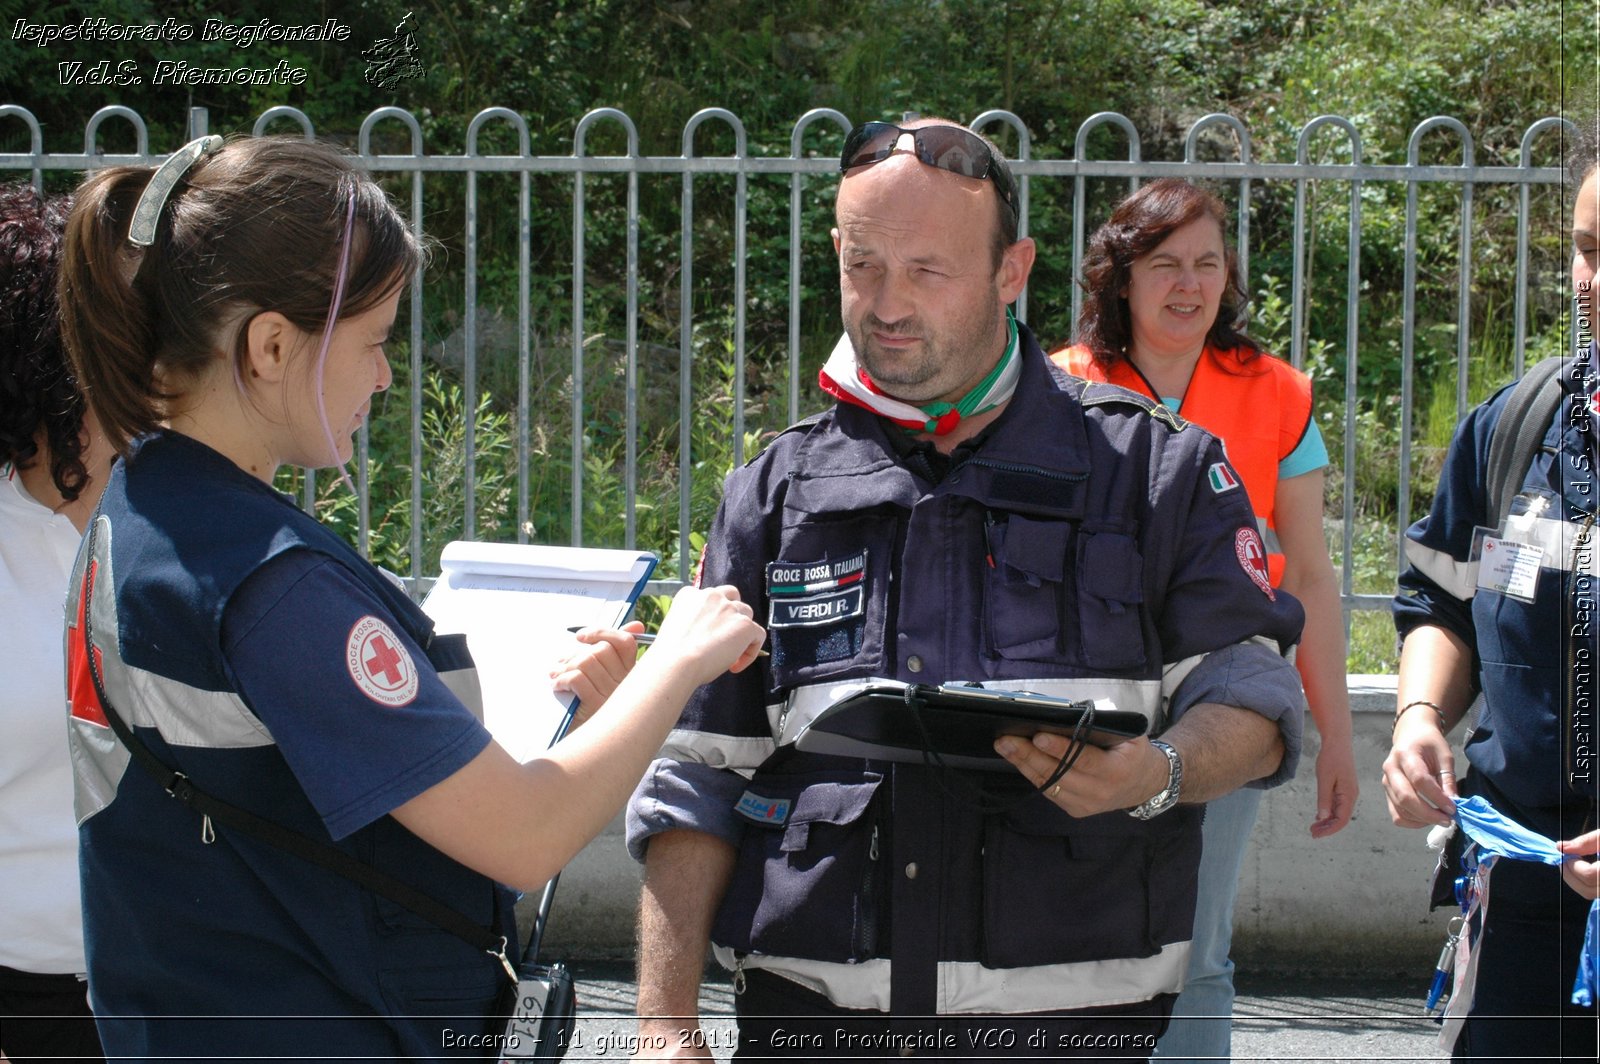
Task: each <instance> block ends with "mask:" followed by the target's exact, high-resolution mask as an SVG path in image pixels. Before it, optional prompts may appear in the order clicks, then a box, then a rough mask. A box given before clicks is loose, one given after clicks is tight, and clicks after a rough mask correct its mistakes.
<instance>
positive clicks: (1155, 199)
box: [1076, 177, 1261, 366]
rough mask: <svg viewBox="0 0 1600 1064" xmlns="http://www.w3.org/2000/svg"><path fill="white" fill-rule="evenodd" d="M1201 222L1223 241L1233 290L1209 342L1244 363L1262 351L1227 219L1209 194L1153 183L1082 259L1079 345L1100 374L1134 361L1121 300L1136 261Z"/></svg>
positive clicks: (1226, 293) (1175, 181) (1169, 181)
mask: <svg viewBox="0 0 1600 1064" xmlns="http://www.w3.org/2000/svg"><path fill="white" fill-rule="evenodd" d="M1202 216H1210V217H1211V218H1212V219H1213V220H1215V221H1216V223H1217V227H1218V228H1219V229H1221V230H1222V233H1223V241H1222V242H1223V246H1224V249H1225V254H1226V264H1225V268H1226V271H1227V275H1228V283H1227V285H1226V286H1225V287H1224V288H1223V290H1222V303H1221V305H1220V306H1219V307H1218V308H1217V320H1216V321H1215V322H1214V323H1213V324H1212V326H1211V330H1210V331H1209V332H1207V333H1206V342H1207V343H1209V344H1211V346H1213V347H1215V348H1218V349H1224V350H1225V349H1227V348H1237V349H1239V352H1240V354H1241V356H1243V357H1245V358H1250V357H1254V355H1255V354H1256V353H1257V352H1259V351H1260V350H1261V347H1260V345H1258V344H1257V343H1256V342H1255V341H1254V340H1252V339H1250V338H1249V337H1248V336H1246V335H1245V334H1244V320H1245V306H1246V304H1247V303H1248V302H1249V296H1248V295H1247V294H1246V293H1245V290H1244V286H1243V285H1241V284H1240V283H1239V260H1238V256H1237V255H1236V254H1235V253H1234V250H1233V247H1232V246H1231V245H1229V244H1228V240H1227V232H1228V211H1227V208H1225V207H1223V205H1222V201H1221V200H1220V199H1218V198H1217V197H1216V196H1214V195H1213V194H1212V193H1210V192H1207V191H1206V190H1205V189H1203V188H1200V187H1198V186H1196V185H1192V184H1190V183H1189V182H1187V181H1184V180H1182V179H1180V178H1176V177H1164V178H1162V179H1161V180H1159V181H1152V182H1151V183H1150V184H1148V185H1145V186H1144V187H1143V188H1141V189H1139V190H1138V191H1137V192H1135V193H1134V194H1133V195H1131V196H1129V197H1128V198H1127V199H1125V200H1123V201H1122V202H1121V203H1119V204H1117V209H1116V210H1114V211H1112V212H1111V218H1110V220H1109V221H1107V222H1106V224H1105V225H1102V226H1101V227H1100V228H1099V229H1097V230H1095V234H1094V236H1092V237H1090V238H1089V248H1088V250H1087V252H1086V253H1085V254H1084V256H1083V280H1082V282H1081V284H1082V286H1083V291H1084V295H1085V299H1084V301H1083V309H1082V310H1081V311H1079V313H1078V335H1077V338H1076V342H1077V343H1080V344H1082V345H1084V346H1085V347H1087V348H1088V349H1089V352H1090V353H1091V354H1092V355H1093V356H1094V360H1095V361H1096V362H1098V363H1100V364H1101V365H1102V366H1110V365H1112V364H1113V363H1115V362H1117V361H1118V360H1119V359H1124V358H1126V357H1128V354H1127V352H1128V342H1129V340H1130V339H1131V337H1132V335H1133V322H1132V320H1131V318H1130V317H1129V313H1128V301H1127V299H1126V298H1124V297H1123V295H1122V290H1123V289H1124V288H1126V287H1127V285H1128V279H1129V277H1130V276H1131V273H1132V269H1133V260H1135V259H1137V258H1140V257H1141V256H1144V255H1148V254H1149V253H1150V252H1152V251H1154V250H1155V249H1156V248H1157V247H1158V246H1160V244H1161V242H1162V241H1164V240H1166V239H1167V237H1169V236H1171V235H1172V234H1173V233H1174V232H1176V231H1177V230H1179V229H1181V228H1183V227H1184V226H1186V225H1188V224H1189V223H1190V222H1192V221H1194V220H1195V219H1197V218H1200V217H1202Z"/></svg>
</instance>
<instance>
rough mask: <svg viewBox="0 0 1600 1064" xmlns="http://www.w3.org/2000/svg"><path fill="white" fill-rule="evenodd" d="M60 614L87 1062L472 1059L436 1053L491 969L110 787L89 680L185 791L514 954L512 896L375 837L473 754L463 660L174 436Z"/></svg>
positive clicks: (127, 465) (139, 452) (105, 736)
mask: <svg viewBox="0 0 1600 1064" xmlns="http://www.w3.org/2000/svg"><path fill="white" fill-rule="evenodd" d="M91 540H92V543H93V550H94V553H93V556H92V557H90V556H89V553H88V545H89V543H90V542H91ZM91 570H92V573H93V579H92V591H93V594H92V596H88V595H85V594H84V587H85V584H86V583H87V582H88V581H86V579H85V577H86V575H87V574H88V573H89V572H90V571H91ZM68 611H69V612H68V620H69V628H68V632H67V653H68V690H69V695H70V697H71V711H72V720H71V729H70V733H69V734H70V742H71V749H72V759H73V766H74V769H75V771H76V775H77V808H78V819H79V825H80V831H79V836H80V849H79V864H80V871H81V875H82V882H83V898H84V906H83V911H84V938H85V944H86V946H87V950H88V964H89V986H90V998H91V1004H92V1005H93V1007H94V1009H95V1012H96V1014H97V1016H99V1018H100V1019H99V1023H100V1033H101V1037H102V1039H103V1041H104V1043H105V1047H106V1053H107V1056H108V1057H112V1058H116V1057H139V1058H144V1057H156V1058H183V1057H190V1058H202V1059H203V1058H207V1057H215V1056H219V1055H221V1056H230V1055H233V1054H235V1053H237V1052H239V1051H240V1047H241V1046H245V1047H247V1051H249V1052H252V1053H258V1054H260V1055H262V1056H275V1057H285V1058H289V1057H326V1058H335V1057H360V1058H363V1059H365V1058H381V1059H397V1058H402V1057H404V1058H433V1057H438V1056H446V1055H456V1054H461V1053H469V1054H474V1055H475V1054H478V1053H480V1052H481V1050H478V1049H475V1048H470V1047H468V1046H464V1045H462V1044H460V1043H459V1042H456V1043H452V1042H451V1041H450V1040H449V1039H447V1038H446V1037H445V1034H444V1031H445V1029H447V1028H448V1029H450V1030H451V1031H453V1032H454V1033H455V1034H457V1035H466V1034H471V1035H481V1034H482V1033H483V1032H484V1022H485V1020H484V1017H485V1016H486V1014H487V1013H488V1011H489V1010H490V1008H491V1006H492V1005H493V1004H494V1001H495V997H496V994H497V993H498V992H499V990H500V989H501V988H502V987H503V986H504V985H505V983H506V977H505V975H504V972H503V970H502V968H501V966H500V963H499V961H497V960H495V959H493V958H492V957H490V956H488V955H487V954H485V953H483V952H482V951H480V950H478V949H475V948H474V947H472V946H470V945H468V944H467V943H465V942H463V941H461V940H460V939H458V938H456V937H454V936H452V935H450V934H447V933H446V932H444V931H441V930H439V929H438V928H436V927H434V926H433V925H432V924H430V923H427V922H426V921H424V920H423V919H422V918H421V917H419V916H416V915H414V914H413V913H411V912H410V911H408V910H406V909H402V908H401V907H399V906H397V905H395V904H393V903H392V902H389V901H388V900H387V899H383V898H379V897H377V896H376V895H374V894H372V893H371V892H370V891H367V890H365V889H364V888H361V887H359V886H357V885H356V884H355V883H353V882H351V881H350V880H348V879H346V878H344V877H343V876H340V875H337V874H335V873H332V872H328V871H325V870H323V869H321V868H318V867H315V866H313V865H311V864H309V863H307V862H306V861H304V860H302V859H301V858H298V857H294V856H291V855H290V854H288V853H286V852H284V851H283V850H280V849H278V848H277V847H275V846H273V845H271V844H269V843H267V842H265V841H263V840H260V839H257V838H254V837H252V836H248V835H245V834H243V833H241V832H238V831H235V830H232V829H229V828H226V827H221V826H213V830H207V829H206V827H205V826H203V825H202V823H201V818H200V817H199V816H198V815H196V814H195V813H194V812H193V811H192V810H190V809H188V808H186V807H185V806H183V805H181V804H180V803H179V802H177V801H175V800H173V799H172V798H171V797H169V796H168V795H167V794H166V792H165V791H163V790H162V789H161V788H160V787H159V786H158V785H157V784H156V783H155V781H154V780H153V779H152V778H151V777H150V775H149V774H148V773H146V772H145V771H144V770H143V769H141V768H140V767H139V766H138V765H134V764H130V763H129V756H130V755H129V754H128V752H127V750H126V749H125V748H124V747H123V746H122V744H121V743H120V742H119V741H118V739H117V737H116V735H115V733H113V732H112V731H111V729H110V727H109V726H108V725H107V723H106V718H105V716H104V714H103V711H102V709H101V701H100V699H99V697H98V696H97V695H96V693H95V691H94V688H93V685H92V682H91V679H90V674H89V671H88V658H87V654H88V653H93V654H94V655H95V658H96V660H97V662H98V666H99V669H100V671H101V674H102V677H103V681H104V684H105V689H106V693H107V695H108V696H109V700H110V702H111V705H112V707H113V708H114V709H115V710H116V711H117V712H118V714H119V715H121V717H122V718H123V719H124V720H125V721H126V722H127V723H128V724H129V725H130V726H131V727H132V728H133V729H134V731H135V733H136V734H137V735H138V736H139V737H140V738H141V739H143V740H144V742H145V744H146V745H147V746H149V748H150V749H151V750H152V751H153V752H154V753H155V754H156V756H157V757H158V758H160V759H161V760H162V761H163V762H165V763H166V764H167V765H168V766H170V767H171V768H173V769H176V770H178V771H181V772H183V773H184V774H185V775H187V776H188V777H189V778H190V779H191V780H192V781H193V783H194V785H195V786H196V787H198V788H199V789H201V790H203V791H206V792H208V793H210V794H212V795H214V796H216V797H218V798H221V799H222V800H224V801H227V802H231V803H233V804H234V805H237V806H242V807H244V808H245V809H247V810H249V811H250V812H253V813H255V814H257V815H258V816H261V817H264V818H266V819H269V820H272V821H275V822H277V823H279V824H281V825H283V826H286V827H288V828H290V829H292V830H294V831H298V832H300V833H301V834H304V835H308V836H310V837H312V838H313V839H316V840H319V841H321V842H323V843H327V844H332V845H336V846H338V847H339V848H341V849H344V850H345V851H346V852H348V853H350V854H351V855H353V856H355V857H356V858H358V859H359V860H361V861H363V862H366V863H369V864H373V865H376V866H378V867H379V868H381V869H382V870H384V871H386V872H388V873H389V874H390V875H392V876H394V877H396V878H398V879H400V880H402V881H404V882H406V883H408V884H410V885H412V886H414V887H416V888H417V889H419V890H421V891H423V892H424V893H426V894H430V895H432V896H433V897H435V898H436V899H438V900H439V901H440V902H442V903H444V904H445V905H447V906H449V907H450V908H453V909H455V910H456V912H458V913H460V914H462V915H463V916H465V917H466V918H468V919H469V920H471V921H473V922H474V923H477V924H479V925H480V926H483V927H490V926H498V929H499V931H500V932H501V933H503V934H507V935H509V936H510V943H511V948H512V949H513V951H514V950H515V940H516V936H515V930H514V928H513V926H512V924H511V918H512V914H511V903H512V898H511V895H510V893H509V892H508V891H507V890H506V889H505V888H503V887H500V886H497V885H496V884H495V883H493V882H492V881H491V880H489V879H487V878H486V877H484V876H482V875H479V874H478V873H476V872H474V871H472V870H470V869H468V868H466V867H464V866H462V865H460V864H458V863H457V862H455V861H454V860H451V859H450V858H449V857H447V856H445V855H444V854H442V853H440V852H439V851H438V850H436V849H434V848H433V847H432V846H429V845H428V844H427V843H425V842H423V841H422V840H421V839H419V838H417V837H416V836H415V835H413V834H411V833H410V832H409V831H407V830H406V829H405V828H404V827H402V826H401V825H400V824H399V823H398V822H397V821H395V820H394V819H393V818H392V817H390V816H387V815H386V814H387V813H388V812H389V811H390V810H392V809H394V808H395V807H397V806H399V805H400V804H402V803H404V802H405V801H408V800H409V799H411V798H413V797H415V796H416V795H418V794H420V793H422V792H423V791H425V790H427V789H428V788H429V787H431V786H433V785H434V784H435V783H437V782H439V781H440V780H443V779H445V778H447V777H448V776H450V775H451V774H452V773H454V772H455V771H456V770H457V769H459V768H460V767H461V766H463V765H465V764H466V763H467V762H468V761H470V760H471V759H472V758H473V757H475V756H476V755H477V754H478V753H479V752H480V751H482V749H483V748H484V747H485V746H486V745H488V743H489V741H490V740H489V736H488V733H487V732H486V731H485V730H484V729H483V726H482V725H481V724H480V723H479V722H478V720H477V719H476V718H475V717H474V716H473V714H472V713H471V712H469V710H468V709H467V707H466V706H465V705H463V703H462V702H461V701H460V699H458V697H457V696H456V694H454V693H452V687H447V685H446V678H445V676H444V675H443V674H445V673H446V672H447V671H448V672H449V674H450V682H451V684H452V685H453V689H454V690H463V691H465V690H469V689H472V688H475V687H476V680H475V678H473V677H472V676H471V673H470V672H469V671H468V670H470V666H471V659H470V657H468V655H467V653H466V647H465V644H464V642H460V641H459V637H444V638H439V639H435V638H433V635H432V623H431V622H430V621H429V620H428V618H427V617H426V616H425V615H424V614H423V613H422V611H421V610H420V609H418V607H417V606H416V605H415V604H413V603H412V602H411V601H410V600H409V599H408V598H407V597H406V596H405V593H404V592H403V591H402V590H400V589H399V588H398V587H397V586H395V585H394V584H392V583H391V582H390V581H389V580H388V579H386V578H385V577H384V576H383V575H382V574H381V573H380V572H379V571H378V570H377V569H375V568H374V567H373V566H372V565H370V564H369V563H367V562H366V561H364V560H363V559H361V558H360V557H359V556H357V555H356V554H355V552H354V551H352V550H351V549H350V547H349V546H348V545H347V544H346V543H344V542H343V541H342V540H340V539H339V538H338V537H337V536H335V535H334V534H333V533H332V532H330V531H328V530H327V529H325V528H323V527H322V526H321V525H319V524H317V523H316V522H315V521H314V520H312V519H311V518H310V517H308V516H307V515H305V514H304V513H302V512H300V510H298V509H297V508H296V507H295V506H294V504H293V502H292V501H291V500H289V499H288V498H287V497H285V496H282V495H279V494H278V493H277V492H275V491H273V490H272V489H271V488H269V487H268V486H267V485H265V484H263V483H262V482H260V481H258V480H256V479H255V478H254V477H251V476H249V475H248V474H246V473H245V472H244V471H243V470H241V469H239V468H238V467H237V466H235V465H234V464H233V463H232V462H231V461H229V460H228V459H227V458H225V457H223V456H222V455H220V454H218V453H217V452H215V451H213V450H211V449H210V448H208V447H206V446H204V445H203V444H201V443H198V442H196V441H195V440H192V439H190V438H188V437H185V436H182V435H178V434H176V433H159V434H157V435H154V436H150V437H146V438H144V439H143V440H140V441H138V442H137V443H135V445H134V448H133V451H132V453H131V454H130V455H129V457H128V458H127V459H126V460H125V461H121V462H119V463H117V465H116V466H115V467H114V468H113V470H112V473H111V476H110V478H109V480H108V482H107V484H106V491H105V496H104V498H103V500H102V502H101V510H100V512H99V513H98V514H97V515H96V517H95V528H94V530H93V532H92V534H91V538H88V539H86V540H85V549H84V551H83V552H82V553H80V555H79V558H78V562H77V566H76V570H75V573H74V578H73V582H72V590H71V593H70V595H69V599H68ZM86 611H87V619H88V620H89V621H90V622H91V625H92V636H93V639H92V647H91V646H90V641H88V640H86V638H85V636H86V632H85V625H84V622H85V619H86ZM469 681H470V682H469ZM260 1017H272V1019H270V1020H269V1019H261V1018H260Z"/></svg>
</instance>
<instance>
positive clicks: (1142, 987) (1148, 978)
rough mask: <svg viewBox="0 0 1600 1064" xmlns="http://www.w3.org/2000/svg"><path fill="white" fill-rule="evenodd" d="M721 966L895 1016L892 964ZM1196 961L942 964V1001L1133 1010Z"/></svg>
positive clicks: (1166, 954)
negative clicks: (761, 971)
mask: <svg viewBox="0 0 1600 1064" xmlns="http://www.w3.org/2000/svg"><path fill="white" fill-rule="evenodd" d="M712 953H713V954H714V955H715V956H716V958H717V962H718V963H719V964H721V965H722V966H723V967H724V968H727V969H729V970H730V971H732V970H733V969H734V967H735V964H736V963H738V961H739V960H741V959H742V961H743V965H744V967H745V968H746V969H749V968H761V969H764V970H766V971H769V972H772V973H773V974H774V975H781V976H783V977H784V978H785V979H788V980H791V981H792V982H795V983H798V984H799V985H801V986H803V987H805V988H806V989H807V990H811V991H813V992H815V993H818V994H822V995H823V996H825V997H826V998H827V999H828V1000H829V1001H831V1002H833V1003H834V1004H835V1005H837V1006H839V1007H840V1008H847V1009H873V1010H876V1011H878V1012H887V1011H889V972H890V962H889V961H888V960H887V959H883V958H879V959H877V960H870V961H863V962H861V963H860V964H836V963H832V962H829V961H812V960H804V959H800V958H796V957H769V956H765V955H763V954H760V953H747V954H744V955H743V957H742V958H736V956H735V954H734V951H733V950H732V949H729V948H728V947H726V946H717V945H713V946H712ZM1188 964H1189V943H1187V942H1177V943H1173V944H1171V945H1168V946H1165V947H1163V948H1162V950H1161V952H1160V953H1157V954H1155V955H1154V956H1151V957H1125V958H1118V959H1114V960H1103V961H1079V962H1076V963H1071V964H1041V965H1036V966H1033V967H1029V968H987V967H984V966H983V965H982V964H979V963H978V962H977V961H941V962H940V963H939V983H938V989H937V999H936V1004H937V1008H938V1010H939V1012H940V1013H950V1014H979V1015H983V1014H997V1013H1006V1014H1009V1013H1019V1012H1064V1011H1067V1010H1070V1009H1087V1008H1097V1007H1103V1006H1108V1005H1132V1004H1137V1003H1139V1002H1142V1001H1149V1000H1150V999H1151V998H1153V997H1155V996H1156V995H1157V994H1166V993H1176V992H1177V990H1178V988H1179V987H1180V986H1181V985H1182V983H1183V973H1184V971H1185V970H1186V969H1187V968H1188Z"/></svg>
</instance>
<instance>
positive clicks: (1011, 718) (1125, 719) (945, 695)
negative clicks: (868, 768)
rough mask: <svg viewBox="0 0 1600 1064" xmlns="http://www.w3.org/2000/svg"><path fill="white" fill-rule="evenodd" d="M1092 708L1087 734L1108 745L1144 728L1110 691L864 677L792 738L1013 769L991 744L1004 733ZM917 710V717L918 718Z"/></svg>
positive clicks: (1060, 728) (849, 749) (815, 746)
mask: <svg viewBox="0 0 1600 1064" xmlns="http://www.w3.org/2000/svg"><path fill="white" fill-rule="evenodd" d="M1091 712H1092V716H1091V717H1090V720H1089V721H1088V727H1087V729H1086V730H1085V732H1084V736H1083V737H1084V739H1085V741H1087V742H1090V743H1092V744H1094V745H1095V746H1100V747H1111V746H1115V745H1117V744H1118V743H1122V742H1126V741H1128V740H1129V739H1134V738H1137V737H1139V736H1141V735H1143V734H1144V733H1145V728H1146V721H1145V718H1144V715H1143V714H1140V713H1135V712H1132V711H1130V710H1125V709H1116V708H1115V707H1114V706H1113V704H1112V703H1111V701H1110V700H1109V699H1100V700H1098V702H1090V701H1073V700H1071V699H1066V698H1055V697H1052V696H1050V695H1041V694H1034V693H1033V692H1031V691H1001V690H991V689H989V688H983V687H962V686H955V685H941V686H932V685H928V684H910V685H906V684H895V683H884V684H868V685H866V686H864V687H863V688H861V689H860V690H857V691H855V692H853V693H851V694H849V695H847V696H845V697H844V698H841V699H840V700H839V701H837V702H835V703H834V704H833V705H831V706H829V707H827V708H826V709H824V710H823V711H822V712H820V713H818V714H817V715H816V717H815V718H813V719H812V720H811V721H810V722H809V723H808V724H806V725H805V727H804V728H802V729H801V731H800V733H799V735H798V736H796V738H795V747H796V748H797V749H799V750H803V751H806V752H807V753H815V754H837V755H841V756H845V757H861V758H868V759H871V760H877V761H908V762H916V763H922V762H924V761H926V760H928V758H929V755H928V752H927V751H928V749H929V748H930V747H931V749H932V750H933V751H934V752H935V753H937V754H938V755H939V757H940V759H941V760H942V761H943V762H944V763H945V764H947V765H949V766H951V767H954V768H975V769H991V770H998V771H1006V772H1014V771H1015V769H1014V768H1012V766H1011V762H1009V761H1007V760H1006V759H1005V758H1003V757H1001V756H1000V755H999V754H997V753H995V752H994V741H995V740H996V739H998V738H999V737H1000V736H1002V735H1020V736H1023V737H1024V738H1031V737H1032V736H1033V735H1035V734H1036V733H1038V732H1054V733H1055V734H1057V735H1067V736H1070V735H1072V734H1073V732H1074V731H1075V730H1076V729H1077V728H1078V726H1079V724H1080V722H1082V721H1083V719H1084V717H1085V716H1086V715H1087V714H1090V713H1091ZM919 718H920V723H919Z"/></svg>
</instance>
